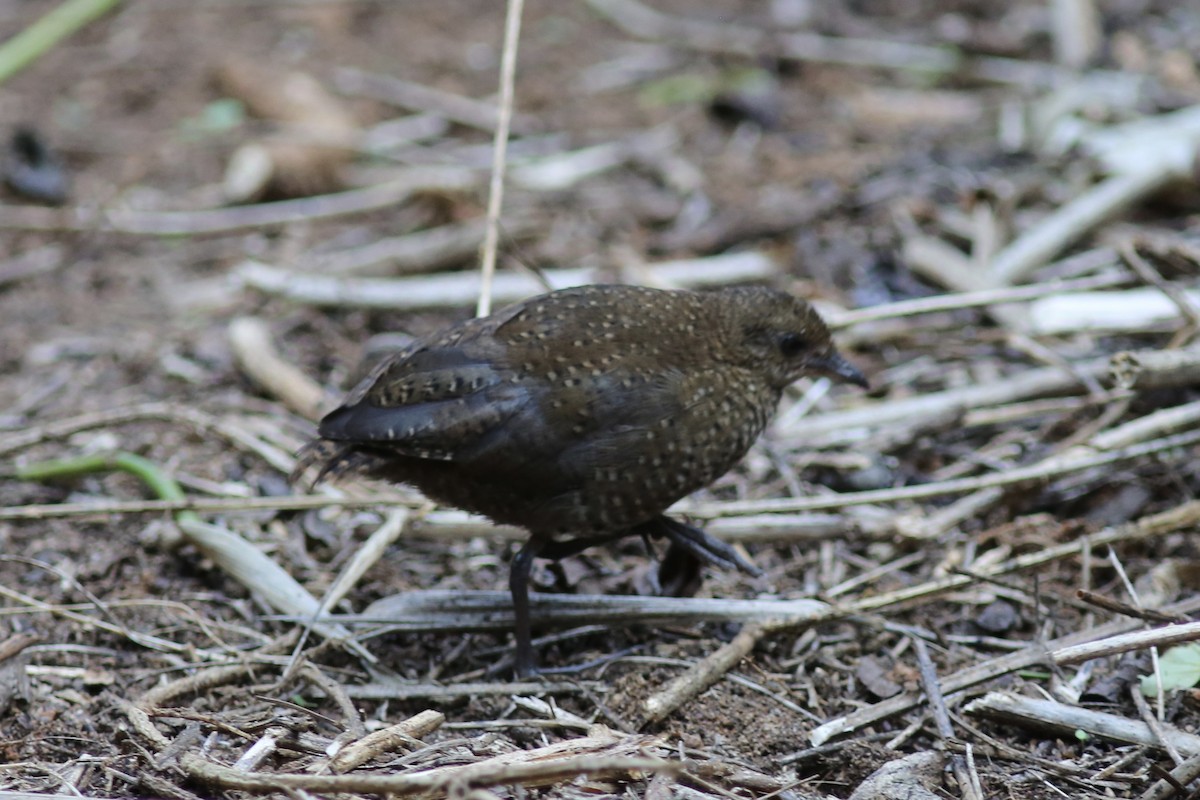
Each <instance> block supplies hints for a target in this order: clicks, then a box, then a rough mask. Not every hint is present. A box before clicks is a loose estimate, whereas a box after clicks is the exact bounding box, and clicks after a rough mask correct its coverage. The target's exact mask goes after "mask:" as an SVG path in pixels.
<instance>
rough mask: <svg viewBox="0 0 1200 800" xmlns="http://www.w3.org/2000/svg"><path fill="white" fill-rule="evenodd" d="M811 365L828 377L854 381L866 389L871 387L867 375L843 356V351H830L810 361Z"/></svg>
mask: <svg viewBox="0 0 1200 800" xmlns="http://www.w3.org/2000/svg"><path fill="white" fill-rule="evenodd" d="M809 366H810V367H812V368H813V369H814V371H816V372H817V373H819V374H821V375H824V376H825V377H827V378H833V379H834V380H835V381H840V382H843V383H853V384H854V385H855V386H861V387H862V388H864V389H870V388H871V384H870V383H868V382H867V376H866V375H863V374H862V372H861V371H859V369H858V367H856V366H854V365H853V364H851V363H850V362H849V361H847V360H846V359H845V358H843V357H842V354H841V353H838V352H830V353H829V354H827V355H824V356H821V357H820V358H817V359H814V360H812V361H810V362H809Z"/></svg>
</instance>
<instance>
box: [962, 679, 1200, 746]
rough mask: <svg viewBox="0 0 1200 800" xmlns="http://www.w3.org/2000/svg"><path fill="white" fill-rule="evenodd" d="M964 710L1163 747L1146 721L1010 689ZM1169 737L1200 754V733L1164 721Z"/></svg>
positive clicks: (1015, 722) (1069, 732)
mask: <svg viewBox="0 0 1200 800" xmlns="http://www.w3.org/2000/svg"><path fill="white" fill-rule="evenodd" d="M963 711H964V712H965V713H967V714H970V715H971V716H975V717H984V718H987V719H992V720H997V721H1000V722H1004V723H1007V724H1010V725H1020V726H1022V727H1026V728H1028V727H1036V728H1040V729H1045V728H1050V729H1051V730H1053V731H1055V732H1056V733H1058V734H1060V735H1063V736H1071V737H1074V736H1075V735H1076V732H1077V731H1083V732H1085V733H1089V734H1093V735H1095V736H1100V737H1103V738H1105V739H1112V740H1114V741H1118V742H1126V743H1128V744H1137V745H1143V746H1146V747H1156V748H1157V747H1160V744H1159V740H1158V738H1157V737H1156V736H1155V735H1154V731H1153V730H1151V728H1150V726H1149V725H1147V724H1146V723H1144V722H1138V721H1136V720H1132V719H1129V718H1128V717H1122V716H1120V715H1117V714H1108V713H1105V712H1103V711H1092V710H1090V709H1086V708H1080V707H1079V706H1070V705H1067V704H1066V703H1059V702H1056V701H1054V700H1040V699H1035V698H1032V697H1021V696H1018V695H1015V694H1012V693H1010V692H989V693H988V694H986V695H984V696H983V697H981V698H979V699H978V700H975V701H972V702H971V703H968V704H967V705H966V707H964V708H963ZM1163 734H1164V737H1165V740H1166V741H1167V742H1169V743H1170V744H1171V746H1173V747H1175V749H1177V750H1178V751H1179V752H1180V753H1181V754H1184V755H1187V756H1193V755H1197V754H1200V736H1197V735H1195V734H1192V733H1187V732H1185V731H1181V730H1180V729H1179V728H1176V727H1174V726H1168V725H1166V724H1165V723H1164V724H1163Z"/></svg>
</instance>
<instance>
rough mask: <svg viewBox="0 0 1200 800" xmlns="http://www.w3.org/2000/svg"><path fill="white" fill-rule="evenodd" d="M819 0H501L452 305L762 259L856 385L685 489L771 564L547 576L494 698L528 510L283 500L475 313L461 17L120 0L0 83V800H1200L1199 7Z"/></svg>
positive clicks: (336, 5)
mask: <svg viewBox="0 0 1200 800" xmlns="http://www.w3.org/2000/svg"><path fill="white" fill-rule="evenodd" d="M55 5H56V3H53V2H50V1H49V0H34V1H33V2H20V3H18V2H8V3H0V39H7V38H8V37H10V36H12V35H14V34H16V33H17V32H19V31H22V30H24V29H26V28H27V27H28V26H29V25H30V24H32V23H33V21H34V20H35V19H37V18H38V17H39V16H41V15H42V14H44V13H46V12H47V11H49V10H50V9H51V8H53V7H54V6H55ZM861 5H862V4H856V3H849V2H833V3H809V2H805V1H804V0H774V2H771V3H767V2H763V3H744V2H735V1H734V0H727V1H726V2H716V3H705V4H696V3H684V2H680V1H679V0H669V2H668V1H667V0H661V1H660V0H655V4H654V7H653V9H654V10H653V11H650V10H649V9H648V7H646V6H642V5H639V4H638V3H635V2H630V0H588V1H587V2H584V0H577V1H576V2H553V1H552V0H530V2H529V4H528V7H527V8H526V11H525V15H524V20H523V28H522V34H521V40H520V51H519V55H518V71H517V76H516V85H515V97H516V104H515V108H516V116H515V119H514V136H513V139H512V142H511V145H510V149H509V163H510V172H509V182H508V189H507V197H506V205H505V212H504V217H503V223H502V236H501V257H500V263H499V275H498V280H497V283H496V285H495V301H496V305H497V306H499V305H503V304H504V303H506V302H509V301H512V300H515V299H518V298H520V297H523V296H528V295H530V294H534V293H537V292H538V291H540V289H539V286H540V285H541V284H539V278H538V277H537V275H538V274H540V275H541V276H542V279H544V280H546V281H548V282H549V283H550V284H551V285H554V286H560V285H566V284H567V283H579V282H604V281H607V282H612V281H622V282H630V283H647V284H651V285H658V286H683V287H693V288H703V287H710V286H715V285H721V284H725V283H737V282H758V283H768V284H771V285H773V286H776V287H778V288H782V289H786V290H788V291H791V292H793V293H795V294H797V295H799V296H804V297H807V298H809V299H811V300H813V301H814V302H815V303H816V304H817V305H818V307H819V308H820V309H821V310H822V312H823V313H824V314H825V315H826V317H827V319H828V320H829V321H830V323H831V326H832V327H833V328H834V330H835V338H836V339H837V341H838V342H839V346H840V347H841V349H842V351H843V352H844V353H846V354H847V356H848V358H849V359H850V360H851V361H853V362H854V363H855V364H856V365H858V366H859V367H860V368H861V369H862V370H863V371H864V372H865V373H866V374H868V375H869V376H870V379H871V383H872V388H871V390H870V391H869V392H866V393H864V392H861V391H858V390H856V389H853V388H852V387H851V388H847V387H840V386H837V387H830V386H829V385H828V384H827V382H825V381H817V382H801V383H799V384H797V385H796V386H795V387H794V388H793V390H791V391H789V393H788V394H787V396H786V397H785V399H784V402H783V405H782V407H781V409H780V412H779V414H778V416H777V418H776V421H775V423H774V424H773V425H772V427H771V428H770V429H769V431H768V433H767V434H766V435H765V436H764V437H763V439H762V440H761V441H760V442H759V443H758V444H756V445H755V447H754V449H753V450H752V451H751V453H750V455H749V456H748V457H747V458H746V459H745V460H744V462H743V463H742V464H741V465H740V466H739V467H738V468H737V469H735V470H734V471H733V472H732V473H730V474H729V475H727V476H725V477H724V478H722V479H721V480H719V481H717V482H716V483H715V484H714V485H713V486H712V487H710V488H709V489H707V490H705V491H703V492H700V493H699V494H697V495H695V496H693V497H691V498H689V499H688V500H687V501H685V502H684V503H683V504H681V506H680V508H679V509H678V511H679V513H680V514H687V515H688V516H689V517H690V518H691V519H693V520H695V521H697V522H699V523H702V524H705V525H706V527H707V529H708V530H709V531H710V532H711V533H713V534H714V535H716V536H719V537H721V538H724V539H726V540H728V541H730V542H733V543H734V544H735V545H737V546H738V547H742V548H744V551H745V552H746V554H747V555H748V557H749V558H751V559H752V560H753V561H754V563H755V564H756V565H757V566H759V567H760V568H761V569H762V570H763V575H762V576H759V577H751V576H747V575H742V574H736V573H733V572H723V571H720V570H716V569H708V570H706V574H705V576H704V577H705V580H704V583H703V586H702V587H701V588H700V590H699V593H698V595H697V597H696V598H693V599H683V600H678V599H675V600H668V599H665V598H656V597H653V596H651V589H650V587H651V586H652V585H653V580H652V579H651V575H650V571H651V570H653V569H654V558H653V554H648V553H647V552H646V550H645V546H644V544H643V543H642V542H641V541H639V540H636V539H630V540H628V541H625V542H621V543H619V544H617V545H614V546H612V547H606V548H596V549H593V550H590V551H588V552H586V553H584V554H582V555H579V556H575V557H572V558H569V559H566V560H564V561H562V562H561V563H559V564H556V565H550V564H538V565H537V567H536V568H535V574H534V581H535V586H536V589H537V590H538V591H539V592H544V593H547V595H549V596H550V597H549V599H548V600H547V601H546V603H545V608H544V613H542V614H541V615H540V616H542V617H546V619H543V622H542V623H541V624H539V625H538V630H537V632H536V633H537V635H538V636H539V637H541V638H540V640H539V644H538V652H539V658H540V660H541V663H542V664H543V665H544V666H545V667H547V668H548V669H547V672H546V673H545V674H543V675H541V676H539V677H538V678H537V679H534V680H531V681H514V680H512V678H511V664H510V661H509V653H510V647H511V634H510V628H509V627H508V622H507V621H506V619H505V618H504V613H506V611H507V599H506V590H507V575H508V564H509V562H510V560H511V558H512V556H513V555H514V553H515V552H516V549H517V548H518V547H519V546H520V542H521V536H520V532H518V531H513V530H505V529H499V528H494V527H492V526H490V525H488V524H487V523H486V522H483V521H481V520H477V519H474V518H470V517H467V516H465V515H463V514H461V513H458V512H455V511H453V510H449V509H431V508H430V507H428V506H427V505H426V504H425V503H424V502H423V501H422V500H421V499H420V498H419V497H417V496H416V495H415V494H413V493H412V492H409V491H407V490H405V489H404V488H403V487H389V486H378V485H370V484H367V483H365V482H361V483H357V484H345V485H339V486H334V487H325V486H322V487H318V488H317V489H314V490H312V491H308V489H307V487H306V486H296V487H293V486H292V485H290V484H289V482H288V480H287V475H288V472H289V471H290V469H291V467H292V465H293V463H294V460H293V456H294V454H295V452H296V449H297V448H298V447H299V446H300V445H301V444H302V443H303V442H304V441H305V440H306V438H307V437H309V436H310V435H311V434H312V432H313V421H314V419H315V418H316V416H317V415H318V414H319V413H320V412H321V411H322V410H328V409H329V408H331V407H332V406H333V404H334V403H336V400H337V398H338V397H339V396H340V394H341V392H343V391H344V390H345V389H346V388H347V387H348V386H350V385H351V384H352V383H353V381H354V378H355V376H357V375H359V374H361V371H362V369H363V365H364V364H367V363H369V362H370V361H372V360H373V359H375V358H378V356H379V355H380V354H381V353H383V352H386V351H388V350H389V349H394V348H396V347H398V346H400V345H401V344H402V343H403V342H405V341H407V340H408V339H407V337H411V336H420V335H423V334H426V333H429V332H432V331H435V330H437V329H438V328H439V327H441V326H444V325H446V324H447V323H450V322H453V321H458V320H462V319H465V318H467V317H469V316H471V315H472V314H473V312H474V306H475V297H476V295H477V294H478V291H479V289H478V286H479V284H478V279H477V277H476V270H477V268H478V262H479V259H478V249H479V245H480V242H481V240H482V226H481V221H482V219H483V216H484V209H485V207H486V202H487V187H488V180H489V167H490V162H491V140H492V129H493V128H494V124H495V117H494V111H493V106H494V102H495V101H494V98H495V96H496V93H497V85H498V73H499V67H500V58H501V41H502V33H503V27H504V10H503V4H502V3H479V2H471V1H470V0H444V2H438V3H388V2H377V1H373V0H354V1H340V2H339V1H336V0H327V1H325V2H292V1H288V0H272V1H270V2H254V3H227V2H219V1H218V0H197V1H196V2H177V0H129V2H126V3H123V4H119V5H118V6H117V7H116V9H115V10H114V11H113V12H111V13H109V14H108V15H106V16H104V17H102V18H100V19H98V20H96V21H94V22H92V23H90V24H88V25H87V26H85V27H84V28H83V29H82V30H81V31H80V32H78V33H77V34H75V35H74V36H72V37H70V38H68V39H67V40H65V41H64V42H62V43H60V44H59V45H58V46H56V47H54V48H52V49H50V50H49V51H47V52H46V53H44V54H43V55H42V56H41V57H40V58H38V59H37V60H36V61H35V62H33V63H32V64H31V65H30V66H28V67H27V68H26V69H24V70H23V71H21V72H20V73H18V74H17V75H15V76H14V77H12V78H10V79H9V80H8V81H7V82H5V83H4V84H3V85H0V119H2V120H4V124H5V126H10V127H7V128H6V129H5V130H3V131H0V134H2V135H3V136H4V137H9V136H12V135H13V134H16V133H18V131H23V133H22V134H21V135H20V137H18V138H23V140H24V143H25V145H27V146H26V147H25V148H24V149H25V151H26V152H24V153H22V152H21V151H22V148H20V147H8V151H7V152H6V158H5V159H4V170H5V175H6V178H7V179H8V180H9V182H10V184H15V185H10V186H9V187H8V188H7V189H5V190H4V191H5V194H4V195H3V196H2V197H0V797H3V796H8V795H6V794H4V792H36V793H40V794H52V795H57V796H63V797H67V796H73V797H77V796H80V795H83V796H88V797H147V796H156V797H174V798H190V797H216V796H221V797H233V796H247V795H248V794H249V795H273V796H285V795H287V796H292V797H298V796H304V795H306V794H307V795H309V796H316V795H321V796H326V795H331V794H342V795H380V794H386V793H392V794H394V795H396V796H420V797H436V796H443V795H446V794H451V795H454V796H458V797H466V796H468V794H471V793H474V794H471V796H473V797H479V798H483V797H489V796H502V797H528V796H531V795H544V796H553V797H571V798H583V797H588V798H594V797H609V796H611V797H616V796H623V797H631V796H633V797H647V798H651V797H652V798H666V797H679V798H702V797H703V798H719V797H724V798H729V797H741V798H768V797H781V798H821V797H850V796H854V797H856V798H867V797H894V796H906V797H944V796H953V797H964V798H973V797H989V798H990V797H1017V796H1019V797H1022V798H1024V800H1034V799H1035V798H1061V797H1064V796H1066V797H1163V798H1165V797H1169V796H1178V797H1185V796H1195V795H1194V791H1195V790H1194V789H1188V788H1187V787H1188V786H1189V784H1190V783H1191V781H1193V780H1194V779H1195V778H1196V776H1197V774H1198V773H1200V770H1198V769H1197V768H1196V767H1195V762H1196V761H1197V759H1200V738H1198V737H1200V731H1197V728H1200V699H1198V698H1200V695H1197V694H1195V693H1194V690H1190V687H1192V686H1194V685H1195V683H1196V682H1197V681H1198V680H1200V671H1197V670H1195V668H1194V667H1192V666H1190V665H1192V664H1195V663H1196V662H1197V661H1200V656H1197V655H1196V652H1195V650H1193V649H1192V648H1193V646H1192V645H1189V644H1179V645H1178V646H1177V647H1175V648H1174V649H1170V648H1169V647H1168V645H1170V644H1177V643H1179V642H1187V641H1191V640H1193V639H1196V638H1200V633H1197V632H1193V631H1192V630H1191V628H1190V627H1189V626H1188V625H1186V624H1184V625H1171V624H1170V623H1178V622H1185V623H1186V621H1187V620H1188V619H1190V618H1191V615H1193V614H1195V613H1196V612H1197V611H1200V581H1198V580H1197V577H1196V576H1197V575H1198V574H1200V571H1198V569H1197V567H1198V566H1200V552H1198V548H1197V537H1196V535H1195V534H1196V531H1197V526H1198V525H1200V510H1198V509H1197V505H1196V501H1194V500H1193V498H1194V497H1195V495H1196V494H1197V490H1198V489H1200V459H1198V458H1197V457H1196V452H1197V446H1198V443H1200V392H1198V391H1197V387H1200V340H1198V339H1197V332H1198V331H1200V296H1197V295H1192V294H1189V293H1188V292H1187V291H1186V290H1187V289H1188V288H1190V287H1191V286H1194V285H1195V283H1196V281H1197V277H1198V275H1200V234H1198V233H1197V231H1200V191H1197V188H1196V186H1195V178H1196V172H1195V164H1196V163H1197V162H1196V160H1195V154H1196V152H1197V148H1198V146H1200V133H1198V132H1200V115H1198V114H1197V109H1198V108H1200V72H1198V68H1197V63H1198V62H1200V8H1197V7H1196V6H1195V5H1194V4H1187V3H1174V2H1166V0H1159V1H1157V2H1156V1H1155V0H1115V1H1114V2H1106V3H1099V4H1097V6H1098V8H1095V9H1094V8H1092V4H1091V3H1090V2H1086V0H1082V1H1081V2H1066V0H1063V1H1062V2H1032V0H1023V1H1022V2H1016V3H999V4H997V3H984V2H981V1H980V0H958V1H957V2H954V3H950V4H946V3H934V2H928V1H927V0H889V1H888V2H883V3H874V4H866V6H864V7H869V9H870V11H869V13H867V12H865V11H863V9H862V8H860V6H861ZM396 79H400V81H403V82H405V83H399V82H397V81H396ZM430 90H435V91H430ZM31 138H32V139H34V140H36V142H37V143H40V144H43V145H44V146H45V147H47V148H49V151H50V152H51V153H53V154H56V156H57V158H58V159H59V160H60V162H61V163H60V164H59V166H60V167H61V169H62V170H63V175H65V179H66V180H67V181H68V183H69V185H68V186H66V188H65V193H64V195H63V196H62V197H57V198H56V197H49V198H47V197H42V198H37V197H31V196H30V194H29V193H30V192H31V191H34V192H36V187H37V186H44V184H39V183H38V182H37V181H38V180H39V179H38V177H37V176H38V175H45V174H50V173H39V172H36V171H35V175H34V178H33V180H34V186H33V187H32V188H31V187H30V185H29V184H28V182H24V183H23V181H26V179H27V178H28V175H26V178H22V177H21V172H20V167H21V166H22V164H23V159H24V161H28V155H29V152H27V151H28V150H29V147H28V145H29V143H30V139H31ZM36 149H37V148H36V146H35V147H34V150H36ZM264 154H266V156H267V157H269V158H271V159H273V161H272V163H273V164H274V165H275V167H276V172H274V173H272V177H271V178H270V179H269V180H266V181H265V182H264V181H262V180H260V178H261V173H260V172H258V171H256V169H255V167H256V165H261V164H262V163H263V162H262V160H261V159H262V157H263V155H264ZM35 161H36V159H35ZM231 164H233V165H240V166H238V168H237V170H234V169H233V167H231ZM24 166H25V167H29V166H30V165H29V164H27V163H25V164H24ZM34 166H37V165H36V164H35V165H34ZM42 168H43V169H50V170H51V171H53V169H54V165H53V163H51V164H50V165H49V166H48V167H47V166H46V165H42ZM230 173H232V175H233V177H230ZM50 181H51V183H50V189H51V191H50V194H51V195H54V194H56V193H57V192H56V187H55V186H54V185H53V178H51V179H50ZM247 186H249V187H250V188H248V189H247V188H246V187H247ZM22 192H24V194H23V193H22ZM231 197H232V198H234V199H237V200H238V201H239V202H238V203H231V202H230V199H231ZM38 199H42V200H46V199H50V200H53V201H54V203H53V204H49V205H47V204H39V203H38V202H36V201H37V200H38ZM264 356H267V357H268V358H266V359H264V358H263V357H264ZM118 454H124V455H123V456H121V457H118ZM130 456H137V457H139V458H138V459H134V458H130ZM57 460H65V463H60V464H57V466H55V467H54V468H53V469H47V468H46V467H45V464H46V462H49V461H57ZM39 470H41V471H40V472H39ZM163 477H169V478H173V479H174V481H176V482H177V484H178V487H179V488H180V490H181V492H182V494H183V496H184V497H185V498H187V499H186V500H182V501H178V502H175V503H174V505H172V504H171V503H170V502H169V501H171V499H172V497H173V495H172V494H171V490H170V488H169V487H168V488H167V489H166V494H164V493H163V492H164V490H163V488H162V486H161V483H160V484H159V485H158V486H157V487H156V486H155V485H153V481H154V480H156V479H161V478H163ZM147 479H149V481H150V482H149V483H148V480H147ZM164 500H165V501H168V502H164ZM184 506H188V508H187V509H185V508H183V507H184ZM247 545H250V546H249V547H247ZM289 576H290V577H289ZM331 592H333V594H334V595H335V596H334V597H332V599H330V593H331ZM477 593H478V594H477ZM490 593H498V594H490ZM579 595H586V596H588V597H592V596H604V597H606V598H609V600H610V601H611V604H612V605H611V607H610V606H605V605H604V604H603V603H602V602H601V601H600V600H595V601H594V602H593V601H592V600H586V601H585V604H591V605H587V608H591V609H594V613H593V612H585V614H584V615H583V616H575V617H570V618H567V617H562V616H560V617H559V618H558V621H555V620H553V619H549V617H553V616H554V615H556V614H560V615H561V614H563V613H565V612H564V611H563V610H562V609H563V608H565V602H566V601H567V600H570V599H571V598H572V597H574V596H579ZM472 601H474V602H475V605H472V604H471V603H472ZM748 601H753V602H748ZM319 604H322V605H319ZM480 604H482V605H483V610H482V611H481V610H480ZM602 606H603V608H602ZM319 609H324V610H328V611H331V612H333V613H335V614H336V616H337V620H336V622H326V623H323V624H322V625H317V626H315V627H312V629H311V630H310V629H309V628H310V625H309V622H310V621H311V617H312V616H313V615H314V614H315V613H317V611H318V610H319ZM589 614H590V616H589ZM354 615H360V616H354ZM1138 632H1141V633H1139V635H1140V636H1141V637H1142V638H1140V639H1134V640H1132V641H1127V640H1126V639H1120V638H1118V639H1117V640H1115V641H1113V640H1112V637H1120V636H1126V635H1128V634H1133V633H1138ZM1095 640H1103V641H1104V644H1103V645H1097V649H1093V650H1084V651H1082V652H1080V651H1079V650H1078V649H1071V648H1073V647H1075V646H1077V645H1083V644H1086V643H1088V642H1092V641H1095ZM1156 645H1157V648H1156V649H1155V648H1154V646H1156ZM1181 664H1182V666H1180V665H1181ZM1193 672H1195V674H1193ZM1147 675H1149V676H1151V677H1150V678H1148V679H1146V680H1145V681H1143V680H1142V676H1147ZM1160 680H1161V681H1162V683H1161V686H1162V691H1157V687H1158V686H1159V685H1160V684H1159V681H1160ZM1160 698H1161V700H1160ZM379 732H382V733H380V735H378V736H375V737H373V738H364V737H367V736H369V735H370V734H372V733H379ZM1168 773H1170V775H1168ZM1172 792H1176V794H1172ZM1189 792H1192V794H1189Z"/></svg>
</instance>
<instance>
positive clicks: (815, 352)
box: [721, 287, 868, 389]
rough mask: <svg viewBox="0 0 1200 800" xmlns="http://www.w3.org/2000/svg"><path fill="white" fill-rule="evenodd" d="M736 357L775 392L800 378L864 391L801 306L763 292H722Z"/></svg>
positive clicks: (820, 323)
mask: <svg viewBox="0 0 1200 800" xmlns="http://www.w3.org/2000/svg"><path fill="white" fill-rule="evenodd" d="M721 294H725V295H727V301H728V302H727V303H726V307H727V308H729V309H730V311H731V313H730V318H729V319H728V320H727V323H728V324H729V325H730V327H731V331H730V334H731V338H732V341H734V342H735V343H736V346H735V348H734V355H735V357H736V358H737V359H738V360H739V361H741V362H742V363H743V364H744V365H745V366H747V367H750V368H751V369H754V370H756V371H759V372H761V373H763V374H764V375H765V377H766V378H767V380H768V381H769V382H770V384H771V385H772V386H773V387H774V388H776V389H783V388H784V387H785V386H787V385H788V384H790V383H792V382H793V381H795V380H797V379H799V378H803V377H806V376H807V377H814V378H816V377H827V378H831V379H833V380H835V381H838V382H843V383H853V384H855V385H857V386H861V387H863V388H864V389H865V388H867V387H868V384H867V379H866V377H865V376H864V375H863V374H862V372H860V371H859V369H858V368H857V367H855V366H854V365H853V364H851V363H850V362H849V361H847V360H846V359H845V358H844V357H843V356H842V354H841V353H839V352H838V351H837V348H835V347H834V346H833V340H832V338H831V337H830V335H829V328H828V327H827V326H826V325H825V321H824V320H823V319H821V317H820V315H819V314H817V312H816V310H814V309H813V307H812V306H811V305H809V304H808V303H807V302H806V301H804V300H801V299H799V298H797V297H792V296H791V295H789V294H786V293H784V292H778V291H774V290H772V289H766V288H762V287H741V288H736V289H726V290H724V291H723V292H721Z"/></svg>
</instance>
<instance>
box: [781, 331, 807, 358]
mask: <svg viewBox="0 0 1200 800" xmlns="http://www.w3.org/2000/svg"><path fill="white" fill-rule="evenodd" d="M807 346H808V342H806V341H805V340H804V337H803V336H801V335H800V334H798V333H785V334H783V335H782V336H780V337H779V352H780V353H782V354H783V357H784V358H795V357H796V356H798V355H800V353H802V352H803V351H804V348H805V347H807Z"/></svg>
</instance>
